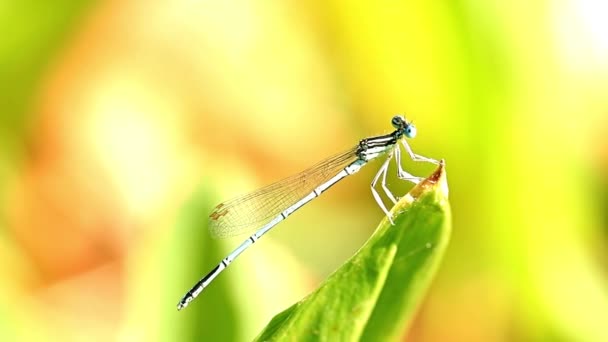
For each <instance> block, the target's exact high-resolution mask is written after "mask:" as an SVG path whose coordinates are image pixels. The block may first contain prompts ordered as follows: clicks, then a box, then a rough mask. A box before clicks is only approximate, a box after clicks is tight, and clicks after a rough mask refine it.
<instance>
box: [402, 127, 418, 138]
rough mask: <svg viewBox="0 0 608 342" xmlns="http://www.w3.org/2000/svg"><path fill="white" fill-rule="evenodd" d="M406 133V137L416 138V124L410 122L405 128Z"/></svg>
mask: <svg viewBox="0 0 608 342" xmlns="http://www.w3.org/2000/svg"><path fill="white" fill-rule="evenodd" d="M403 132H404V134H405V136H406V137H408V138H410V139H411V138H414V137H415V136H416V126H414V124H412V123H410V124H408V125H407V126H405V129H404V130H403Z"/></svg>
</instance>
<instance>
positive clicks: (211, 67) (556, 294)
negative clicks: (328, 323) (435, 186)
mask: <svg viewBox="0 0 608 342" xmlns="http://www.w3.org/2000/svg"><path fill="white" fill-rule="evenodd" d="M1 7H4V8H3V9H0V19H2V20H0V22H2V23H3V24H0V30H4V33H5V35H4V38H2V39H0V75H3V76H2V77H3V78H4V77H6V79H3V82H0V83H3V88H2V91H1V92H0V93H2V95H0V104H2V107H3V109H2V111H1V112H0V120H1V122H0V126H1V127H0V264H1V265H3V267H0V277H1V279H2V281H1V282H0V283H1V284H0V340H3V341H34V340H36V341H41V340H64V341H81V340H82V341H90V340H103V341H108V340H120V341H123V340H124V341H131V340H134V341H140V340H146V341H149V340H152V341H155V340H171V341H174V340H207V339H211V340H236V341H240V340H250V339H252V338H253V337H255V336H256V335H257V334H258V333H259V332H260V331H261V329H262V328H263V327H264V326H265V325H266V324H267V323H268V322H269V321H270V319H271V318H272V317H273V316H274V315H276V314H277V313H279V312H280V311H282V310H283V309H285V308H287V307H288V306H290V305H291V304H293V303H295V302H296V301H298V300H299V299H301V298H302V297H303V296H305V295H306V294H307V293H309V292H310V291H312V290H313V289H314V288H315V287H316V286H318V284H319V283H320V282H321V281H322V280H323V279H324V278H325V277H326V276H327V275H328V274H330V273H331V272H332V271H333V270H334V269H335V268H337V267H338V266H339V265H341V264H342V263H343V262H344V261H345V260H346V259H347V258H348V257H349V256H350V255H352V254H353V253H355V251H356V250H357V249H358V248H359V246H361V245H362V244H363V243H364V242H365V240H366V239H367V237H368V236H369V235H370V234H371V232H372V231H373V230H374V228H375V227H376V225H377V223H378V221H379V220H380V219H381V218H382V215H383V214H382V211H381V210H380V209H379V208H378V207H377V205H376V203H375V202H374V200H373V198H372V196H371V194H370V191H369V183H370V182H371V180H372V178H373V176H374V175H375V173H376V172H377V170H378V167H380V165H381V164H380V163H372V164H370V166H366V168H365V169H364V170H363V171H362V172H360V173H359V174H357V175H356V176H353V177H349V179H347V180H345V181H343V183H347V184H348V185H345V184H339V185H337V186H336V187H335V188H332V191H330V192H328V193H327V194H326V195H324V196H323V198H322V199H319V200H317V201H315V202H314V203H312V204H310V205H309V206H307V207H306V208H304V209H302V211H301V212H298V214H297V215H294V217H293V218H290V219H289V220H288V221H287V222H284V223H282V224H281V226H280V228H279V229H277V230H276V231H273V232H272V234H269V235H268V236H267V237H265V239H264V241H263V242H262V243H260V245H259V246H258V245H256V246H255V247H254V248H251V250H248V251H247V253H245V255H243V256H242V257H241V258H239V261H238V262H235V264H234V266H231V267H230V270H229V271H227V272H225V273H223V274H222V275H221V277H220V278H221V279H218V280H217V284H214V287H216V288H215V289H213V288H212V289H210V291H209V293H205V295H204V296H202V297H205V298H200V303H199V299H197V302H195V303H194V304H193V305H196V306H197V307H196V308H192V310H191V311H188V312H180V313H177V312H176V310H175V304H176V303H177V301H178V300H179V298H180V296H181V295H182V294H183V293H184V292H185V291H187V290H188V286H190V285H191V284H192V283H194V282H195V281H196V280H197V279H198V278H200V277H201V276H203V275H204V274H206V272H207V271H208V270H209V269H210V268H212V267H213V266H214V265H215V264H216V263H217V262H218V261H219V260H221V258H222V257H223V256H224V255H225V254H226V253H228V252H229V251H230V250H232V249H233V248H234V247H236V246H237V245H238V243H240V239H239V238H236V239H230V240H227V241H224V240H222V241H217V240H211V239H210V238H209V237H208V232H207V228H206V225H207V216H208V214H209V213H210V212H211V209H212V208H213V206H214V205H216V204H217V203H220V202H221V201H223V200H226V199H230V198H232V197H234V196H237V195H239V194H242V193H246V192H248V191H251V190H254V189H256V188H259V187H261V186H263V185H266V184H269V183H271V182H273V181H276V180H279V179H282V178H284V177H286V176H289V175H291V174H293V173H295V172H298V171H301V170H303V169H305V168H307V167H309V166H311V165H313V164H315V163H316V162H317V161H319V160H321V159H322V158H325V157H328V156H330V155H333V154H335V153H337V152H339V151H343V150H346V149H347V148H350V147H352V146H354V145H355V144H356V143H357V142H358V141H359V139H362V138H365V137H369V136H373V135H378V134H384V133H387V132H390V131H391V130H392V127H391V125H390V119H391V117H392V116H393V115H394V114H396V113H405V114H406V116H407V118H408V119H411V120H413V121H414V122H415V123H416V126H417V127H418V136H417V137H416V139H415V140H413V141H412V142H411V145H412V148H413V149H414V151H415V152H416V153H418V154H421V155H424V156H428V157H432V158H436V159H442V158H445V159H446V161H447V165H448V174H449V181H450V196H451V199H450V200H451V206H452V212H453V216H454V222H453V232H454V233H453V237H452V241H451V244H450V247H449V249H448V252H447V255H446V258H445V260H444V262H443V264H442V266H441V268H440V270H439V272H438V274H437V277H436V280H435V282H434V283H433V286H432V287H431V289H430V291H429V293H428V294H427V297H426V300H425V302H424V303H423V305H422V307H421V308H420V310H419V312H418V314H417V316H416V319H415V321H414V324H413V325H412V327H411V329H410V330H409V331H404V332H403V339H404V340H407V341H445V340H450V341H511V340H543V341H544V340H570V341H602V340H608V332H607V331H608V330H606V328H605V327H606V325H605V323H606V319H605V317H608V286H606V284H607V281H608V280H607V274H606V264H607V260H608V253H607V246H608V243H607V241H608V239H607V237H608V216H607V215H606V212H608V211H607V210H608V195H607V194H608V179H607V177H606V175H608V139H607V138H606V137H607V135H606V133H608V96H606V94H607V93H608V62H607V61H608V23H607V22H606V20H605V15H604V14H605V13H608V12H607V10H608V5H606V4H604V3H603V2H601V1H592V0H584V1H563V2H549V1H540V2H535V3H534V4H530V3H529V2H524V1H519V2H512V3H509V4H500V3H488V2H484V1H476V0H470V1H464V2H457V3H450V4H447V3H441V4H439V3H428V4H427V3H414V2H403V3H383V4H373V3H364V2H340V1H334V2H308V3H296V2H281V1H228V2H211V1H157V2H154V3H150V2H146V1H137V0H135V1H122V2H121V1H108V2H104V3H82V2H75V1H70V0H66V1H62V2H60V3H55V4H52V5H51V4H49V5H45V4H34V3H18V2H10V1H9V2H8V3H7V4H5V5H3V6H1ZM404 166H405V167H406V169H407V170H408V171H409V172H412V173H413V174H416V175H420V176H423V175H426V174H428V173H429V172H430V171H431V170H432V169H433V168H432V166H429V165H421V164H419V163H413V162H410V161H405V162H404ZM390 172H391V175H392V174H394V173H395V172H394V170H393V169H392V168H391V169H390ZM390 178H391V179H389V186H390V187H391V189H395V191H396V193H399V194H404V193H405V192H406V191H407V190H408V189H409V186H408V185H407V184H404V183H403V182H400V181H399V180H398V179H397V178H396V177H390ZM243 239H244V237H243ZM253 294H255V295H253ZM210 307H212V308H214V309H213V310H211V311H210V310H209V309H208V308H210ZM188 310H190V308H188ZM32 327H36V328H35V329H33V328H32Z"/></svg>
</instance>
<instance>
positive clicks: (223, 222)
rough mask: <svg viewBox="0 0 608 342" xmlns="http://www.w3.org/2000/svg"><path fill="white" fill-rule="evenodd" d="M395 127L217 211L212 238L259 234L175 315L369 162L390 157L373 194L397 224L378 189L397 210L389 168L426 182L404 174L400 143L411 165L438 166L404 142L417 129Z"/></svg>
mask: <svg viewBox="0 0 608 342" xmlns="http://www.w3.org/2000/svg"><path fill="white" fill-rule="evenodd" d="M391 123H392V124H393V127H394V128H395V130H394V131H393V132H392V133H390V134H387V135H381V136H377V137H371V138H366V139H363V140H361V141H359V144H357V146H355V147H354V148H351V149H349V150H348V151H345V152H343V153H340V154H337V155H335V156H333V157H330V158H327V159H326V160H324V161H322V162H319V163H317V164H316V165H314V166H312V167H311V168H309V169H307V170H304V171H302V172H300V173H298V174H296V175H294V176H291V177H289V178H286V179H284V180H282V181H279V182H277V183H274V184H271V185H268V186H266V187H264V188H261V189H259V190H257V191H254V192H252V193H250V194H247V195H244V196H241V197H237V198H235V199H233V200H230V201H227V202H224V203H221V204H219V205H218V206H217V207H215V209H213V212H212V213H211V215H209V231H210V233H211V235H212V236H214V237H219V238H224V237H230V236H235V235H239V234H241V233H245V232H250V231H254V230H256V229H257V230H256V231H255V233H253V235H251V236H250V237H249V238H248V239H247V240H245V241H244V242H243V243H241V245H240V246H238V247H237V248H236V249H235V250H234V251H232V253H230V254H229V255H228V256H227V257H226V258H224V259H223V260H222V261H221V262H220V263H219V264H218V265H217V266H215V268H214V269H213V270H211V272H209V274H207V275H206V276H204V277H203V278H202V279H201V280H199V281H198V282H197V283H196V284H195V285H194V286H193V287H192V289H191V290H190V291H188V292H187V293H186V295H185V296H184V297H183V298H182V300H180V302H179V303H178V304H177V309H178V310H181V309H183V308H185V307H186V306H188V304H190V302H191V301H192V300H194V298H196V297H197V296H198V295H199V294H200V293H201V291H203V289H204V288H206V287H207V286H209V284H210V283H211V282H212V281H213V279H215V277H217V276H218V274H220V273H221V272H222V271H223V270H224V269H225V268H226V267H228V265H230V263H232V262H233V261H234V259H236V258H237V257H238V256H239V255H240V254H241V253H243V251H245V250H246V249H247V248H249V246H251V245H252V244H254V243H255V242H256V241H257V240H258V239H260V238H261V237H262V236H263V235H264V234H266V233H267V232H268V231H269V230H270V229H272V228H273V227H274V226H276V225H277V224H278V223H279V222H281V221H283V220H285V219H286V218H287V216H289V215H291V214H292V213H293V212H294V211H296V210H298V209H300V208H301V207H302V206H304V205H305V204H306V203H308V202H310V201H312V200H313V199H314V198H316V197H318V196H319V195H321V194H322V193H323V192H324V191H325V190H327V189H329V188H330V187H331V186H332V185H334V184H336V183H337V182H339V181H340V180H341V179H343V178H344V177H346V176H349V175H352V174H353V173H355V172H357V171H359V170H360V169H361V168H362V167H363V165H365V164H367V163H368V162H369V161H370V160H373V159H376V158H378V157H380V156H383V155H386V156H387V158H386V160H385V161H384V164H382V166H381V167H380V170H379V171H378V173H377V174H376V176H375V177H374V179H373V180H372V183H371V189H372V195H373V196H374V199H375V200H376V202H378V205H379V206H380V209H382V211H383V212H384V213H385V214H386V216H387V217H388V219H389V220H390V221H391V223H393V220H392V215H391V213H390V212H389V211H388V209H387V208H386V206H385V205H384V202H383V201H382V198H381V197H380V195H379V194H378V191H377V190H376V188H375V186H376V184H377V183H378V180H380V185H381V187H382V189H383V191H384V193H385V194H386V196H387V197H388V198H389V199H390V200H391V201H392V202H393V204H394V203H397V199H396V198H395V196H394V195H393V194H392V193H391V192H390V191H389V189H388V188H387V186H386V173H387V170H388V167H389V162H390V161H391V160H392V159H393V157H394V158H395V161H396V164H397V172H398V173H397V177H398V178H400V179H404V180H408V181H410V182H412V183H414V184H417V183H418V182H420V181H421V180H422V178H420V177H415V176H413V175H411V174H409V173H407V172H406V171H405V170H403V168H402V166H401V147H400V146H399V142H401V145H403V147H404V148H405V151H406V152H407V153H408V155H409V156H410V158H412V160H414V161H422V162H429V163H433V164H439V162H438V161H436V160H434V159H430V158H426V157H423V156H420V155H417V154H415V153H414V152H413V151H412V149H411V147H410V146H409V145H408V143H407V141H406V140H405V138H414V137H415V136H416V127H415V126H414V124H413V123H412V122H407V121H406V120H405V118H404V117H403V116H401V115H396V116H395V117H393V119H392V120H391Z"/></svg>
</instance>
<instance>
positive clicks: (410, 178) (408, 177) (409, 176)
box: [395, 146, 422, 184]
mask: <svg viewBox="0 0 608 342" xmlns="http://www.w3.org/2000/svg"><path fill="white" fill-rule="evenodd" d="M395 161H396V162H397V177H399V179H403V180H406V181H410V182H412V183H414V184H418V183H420V181H422V177H416V176H414V175H412V174H411V173H409V172H406V171H405V170H404V169H403V167H402V166H401V149H400V148H399V146H395Z"/></svg>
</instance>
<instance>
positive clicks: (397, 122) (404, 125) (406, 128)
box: [391, 115, 416, 139]
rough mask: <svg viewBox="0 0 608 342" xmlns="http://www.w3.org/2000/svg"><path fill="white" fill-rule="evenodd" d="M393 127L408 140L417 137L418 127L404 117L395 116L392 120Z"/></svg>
mask: <svg viewBox="0 0 608 342" xmlns="http://www.w3.org/2000/svg"><path fill="white" fill-rule="evenodd" d="M391 123H392V124H393V127H395V128H396V129H397V130H400V131H401V133H402V134H403V135H405V136H406V137H408V138H410V139H411V138H414V137H415V136H416V126H414V123H413V122H407V121H406V120H405V117H403V115H395V116H394V117H393V119H392V120H391Z"/></svg>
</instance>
